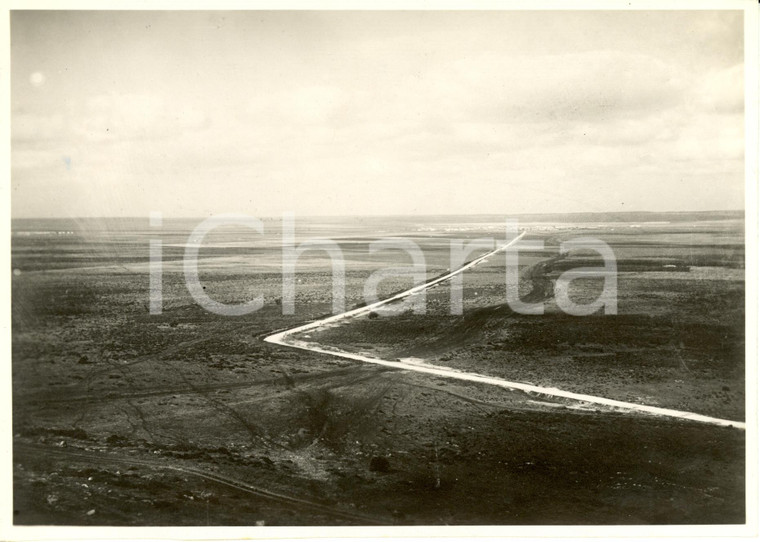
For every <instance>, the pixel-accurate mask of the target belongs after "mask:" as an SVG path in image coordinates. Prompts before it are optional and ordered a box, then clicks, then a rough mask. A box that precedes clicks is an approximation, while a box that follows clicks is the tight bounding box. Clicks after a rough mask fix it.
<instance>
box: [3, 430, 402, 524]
mask: <svg viewBox="0 0 760 542" xmlns="http://www.w3.org/2000/svg"><path fill="white" fill-rule="evenodd" d="M13 448H14V451H16V450H18V451H24V452H27V453H28V452H36V453H42V454H46V455H56V456H61V457H68V458H78V459H82V460H86V461H87V462H88V464H93V463H100V464H103V463H110V464H113V463H117V464H127V465H140V466H143V467H149V468H153V469H165V470H171V471H175V472H180V473H183V474H189V475H192V476H197V477H199V478H203V479H206V480H211V481H212V482H216V483H217V484H221V485H225V486H228V487H232V488H235V489H237V490H240V491H243V492H245V493H249V494H251V495H255V496H257V497H261V498H264V499H267V500H270V501H274V502H278V503H280V504H285V505H287V506H292V507H295V508H296V509H298V510H303V509H304V508H307V509H309V510H312V511H314V512H317V513H320V514H324V515H327V516H332V517H338V518H342V519H347V520H351V521H355V522H357V523H358V524H359V525H366V524H372V525H389V524H392V522H391V521H387V520H385V519H379V518H377V517H374V516H370V515H365V514H361V513H356V512H350V511H348V510H340V509H338V508H335V507H332V506H328V505H324V504H320V503H317V502H314V501H310V500H307V499H302V498H299V497H292V496H290V495H285V494H282V493H278V492H275V491H271V490H269V489H263V488H260V487H257V486H254V485H252V484H249V483H248V482H244V481H242V480H238V479H236V478H232V477H229V476H224V475H221V474H217V473H212V472H208V471H204V470H201V469H196V468H193V467H180V466H176V465H169V464H166V463H164V462H163V461H158V460H148V459H137V458H131V457H117V456H114V455H111V454H106V453H98V452H90V451H83V450H77V451H72V450H64V449H60V448H51V447H49V446H43V445H39V444H21V443H17V444H15V445H14V447H13Z"/></svg>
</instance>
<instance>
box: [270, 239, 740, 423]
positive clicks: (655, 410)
mask: <svg viewBox="0 0 760 542" xmlns="http://www.w3.org/2000/svg"><path fill="white" fill-rule="evenodd" d="M525 233H526V232H522V233H521V234H520V235H518V236H517V237H515V238H514V239H512V240H511V241H509V242H508V243H506V244H504V245H502V246H500V247H498V248H496V249H495V250H492V251H491V252H488V253H486V254H484V255H483V256H480V257H479V258H476V259H475V260H472V261H471V262H469V263H467V264H465V265H464V266H462V267H460V268H459V269H456V270H455V271H452V272H450V273H448V274H446V275H443V276H441V277H438V278H437V279H435V280H433V281H431V282H427V283H424V284H419V285H417V286H414V287H413V288H410V289H409V290H406V291H404V292H401V293H399V294H396V295H394V296H392V297H389V298H388V299H383V300H381V301H378V302H376V303H373V304H371V305H366V306H364V307H359V308H358V309H353V310H350V311H347V312H343V313H341V314H336V315H333V316H329V317H327V318H323V319H320V320H315V321H314V322H310V323H308V324H305V325H302V326H298V327H295V328H292V329H288V330H285V331H280V332H278V333H274V334H273V335H269V336H268V337H265V338H264V341H266V342H268V343H272V344H278V345H281V346H287V347H290V348H297V349H299V350H307V351H309V352H318V353H321V354H327V355H330V356H336V357H339V358H345V359H350V360H354V361H361V362H365V363H374V364H376V365H384V366H386V367H394V368H396V369H403V370H405V371H415V372H418V373H426V374H431V375H435V376H440V377H445V378H453V379H456V380H465V381H469V382H479V383H482V384H490V385H492V386H500V387H502V388H507V389H510V390H522V391H525V392H527V393H530V394H534V395H538V396H547V397H561V398H565V399H570V400H573V401H579V402H582V403H590V404H597V405H603V406H606V407H611V408H613V409H615V410H619V411H625V412H640V413H644V414H650V415H655V416H667V417H672V418H681V419H684V420H691V421H695V422H702V423H707V424H711V425H718V426H723V427H734V428H737V429H742V430H745V429H746V424H745V423H744V422H739V421H732V420H725V419H721V418H713V417H710V416H705V415H702V414H695V413H693V412H684V411H680V410H672V409H668V408H660V407H655V406H649V405H641V404H638V403H628V402H625V401H617V400H615V399H607V398H605V397H597V396H594V395H585V394H582V393H574V392H569V391H564V390H560V389H557V388H546V387H542V386H534V385H532V384H525V383H522V382H511V381H509V380H505V379H503V378H498V377H494V376H487V375H481V374H477V373H467V372H462V371H457V370H456V369H451V368H449V367H440V366H437V365H430V364H426V363H425V364H423V363H405V362H403V361H389V360H384V359H379V358H374V357H369V356H364V355H361V354H354V353H351V352H344V351H342V350H338V349H335V348H331V347H326V346H320V345H317V344H314V343H309V342H306V341H301V340H298V339H295V338H290V336H291V335H294V334H297V333H303V332H305V331H310V330H314V329H318V328H321V327H324V326H326V325H329V324H332V323H335V322H338V321H340V320H345V319H346V318H352V317H354V316H359V315H361V314H366V313H369V312H371V311H374V310H375V309H378V308H379V307H382V306H383V305H387V304H389V303H393V302H395V301H398V300H401V299H403V298H405V297H408V296H411V295H414V294H417V293H419V292H421V291H423V290H425V289H427V288H431V287H432V286H435V285H437V284H439V283H441V282H444V281H446V280H449V279H450V278H451V277H453V276H455V275H458V274H459V273H462V272H464V271H466V270H467V269H470V268H472V267H474V266H476V265H478V264H479V263H481V262H483V261H485V260H487V259H488V258H489V257H491V256H493V255H494V254H496V253H498V252H501V251H504V250H506V249H507V247H509V246H511V245H512V244H514V243H516V242H517V241H519V240H520V239H521V238H522V237H523V236H524V235H525Z"/></svg>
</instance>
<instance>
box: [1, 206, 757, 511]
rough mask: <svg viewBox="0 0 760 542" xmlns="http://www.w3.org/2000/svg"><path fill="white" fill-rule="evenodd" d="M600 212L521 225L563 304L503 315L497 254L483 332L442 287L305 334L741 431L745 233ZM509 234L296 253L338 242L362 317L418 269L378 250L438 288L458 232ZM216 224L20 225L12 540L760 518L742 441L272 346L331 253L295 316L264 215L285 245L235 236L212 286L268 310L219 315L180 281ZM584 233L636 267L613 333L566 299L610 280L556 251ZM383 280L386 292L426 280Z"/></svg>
mask: <svg viewBox="0 0 760 542" xmlns="http://www.w3.org/2000/svg"><path fill="white" fill-rule="evenodd" d="M598 218H599V217H597V219H598ZM602 218H604V221H603V222H595V221H594V217H593V216H592V217H570V218H568V217H564V218H562V217H554V221H552V220H551V217H533V219H534V223H533V224H526V223H523V224H522V226H523V227H525V228H526V229H527V230H528V231H529V237H530V238H531V239H534V240H543V241H544V242H545V245H546V250H545V251H541V252H539V251H534V252H529V253H525V254H524V256H523V257H521V259H520V264H521V275H522V280H521V283H520V286H519V289H520V291H521V293H522V295H523V299H524V300H526V301H533V302H536V301H543V302H544V303H545V307H546V310H545V314H544V315H542V316H529V315H520V314H515V313H514V312H513V311H512V310H511V309H509V307H508V306H506V304H505V297H506V286H505V272H504V257H503V255H501V256H497V257H495V258H492V259H490V260H489V261H488V262H487V263H484V264H482V265H481V266H479V267H477V268H474V269H472V270H468V271H467V272H465V275H464V292H463V300H464V312H463V314H462V315H451V314H450V311H449V308H450V301H449V297H450V289H449V287H448V285H447V284H443V285H440V286H438V287H436V288H435V289H432V290H430V291H429V292H427V312H426V314H412V313H410V312H408V311H403V310H402V311H391V312H382V313H379V314H378V315H376V316H373V317H372V318H370V317H367V316H364V317H360V318H356V319H351V320H347V321H346V322H344V323H341V324H340V325H335V326H331V327H329V328H325V329H321V330H319V331H315V332H310V333H309V336H308V337H306V338H305V340H308V341H311V342H314V343H316V344H320V345H324V346H329V347H332V348H339V349H341V350H344V351H349V352H362V353H367V354H369V355H372V356H375V357H378V358H382V359H408V358H413V359H412V360H411V361H413V362H415V363H425V362H429V363H435V364H436V365H444V366H448V367H452V368H455V369H461V370H466V371H471V372H477V373H481V374H486V375H493V376H500V377H504V378H507V379H509V380H515V381H521V382H531V383H534V384H537V385H542V386H555V387H558V388H561V389H565V390H570V391H577V392H581V393H588V394H593V395H598V396H603V397H609V398H613V399H620V400H625V401H629V402H638V403H641V404H650V405H656V406H663V407H668V408H675V409H680V410H687V411H691V412H698V413H701V414H706V415H710V416H718V417H723V418H728V419H732V420H737V421H743V420H744V404H745V395H744V393H745V382H744V238H743V221H742V219H741V216H738V217H737V216H711V215H703V216H675V217H673V216H671V217H665V219H663V218H662V217H655V218H652V220H653V222H648V221H646V220H641V219H640V218H641V217H631V216H628V217H625V219H624V218H621V217H620V216H615V215H613V216H610V217H602ZM634 218H635V219H637V221H635V222H633V221H632V220H633V219H634ZM500 220H501V219H500V218H499V217H495V218H484V217H476V218H473V217H435V218H433V217H431V218H427V219H403V218H398V217H397V218H383V219H379V218H377V219H363V220H357V219H352V220H339V219H334V220H310V221H303V222H302V223H299V224H298V228H297V236H298V242H300V241H302V240H303V239H307V238H312V237H315V238H316V237H321V238H329V239H332V240H335V241H336V242H337V243H338V244H339V245H340V247H341V249H342V250H343V253H344V255H345V262H346V303H345V305H346V308H350V307H352V306H357V305H359V304H361V303H362V302H364V299H363V295H362V291H363V286H364V283H365V281H366V279H367V277H368V276H369V275H370V274H371V273H372V272H373V271H376V270H377V269H380V268H382V267H388V266H393V265H396V266H398V265H408V263H409V257H408V256H406V255H405V254H403V253H402V252H400V251H384V252H380V253H376V254H369V253H368V245H369V243H370V242H371V241H373V240H375V239H377V238H382V237H393V236H402V237H404V238H406V239H411V240H413V241H415V242H416V243H417V244H418V245H419V246H420V248H421V249H422V250H423V253H424V256H425V259H426V262H427V274H428V277H429V278H432V277H435V276H438V275H440V274H441V273H443V272H445V271H446V270H447V269H449V268H450V267H451V263H450V261H449V253H450V251H449V247H450V244H449V243H450V241H451V240H452V239H463V240H472V239H476V238H478V237H489V236H493V237H495V238H496V239H497V240H499V239H501V240H503V238H504V228H503V223H502V222H501V221H500ZM194 226H195V223H193V222H192V221H186V222H183V221H177V222H174V223H173V222H170V221H167V223H166V224H165V226H164V228H162V229H161V230H158V232H152V231H151V230H150V229H149V228H148V227H147V220H143V221H137V220H132V221H129V220H124V221H118V220H111V219H108V220H100V221H97V220H90V221H79V222H75V223H64V222H61V223H55V221H43V222H41V223H40V222H38V223H31V222H25V221H14V224H13V230H14V236H13V246H12V249H13V253H12V266H13V269H14V270H16V271H15V272H14V275H13V279H12V280H13V284H12V288H13V290H12V295H13V298H12V309H13V313H12V317H13V321H12V322H13V393H14V397H13V400H14V412H13V424H14V444H15V451H14V519H15V521H16V523H18V524H83V525H88V524H99V525H195V524H211V525H255V524H257V522H259V523H261V522H263V523H264V524H266V525H277V524H279V525H310V524H311V525H344V524H373V523H378V524H505V525H506V524H628V523H631V524H640V523H645V524H667V523H742V522H743V521H744V433H743V431H740V430H737V429H734V428H721V427H713V426H709V425H703V424H698V423H693V422H687V421H681V420H674V419H667V418H659V417H654V416H646V415H640V414H638V415H637V414H631V413H621V412H613V411H611V410H610V409H604V408H597V407H593V406H588V405H582V404H575V403H573V402H569V401H560V400H552V399H550V398H544V397H541V398H538V397H532V396H529V395H527V394H525V393H523V392H518V391H509V390H505V389H500V388H496V387H493V386H487V385H482V384H474V383H464V382H459V381H455V380H451V379H445V378H438V377H431V376H426V375H421V374H416V373H412V372H409V371H401V370H392V369H387V368H383V367H378V366H372V365H367V364H360V363H354V362H350V361H348V360H342V359H339V358H336V357H333V356H328V355H322V354H317V353H311V352H305V351H299V350H294V349H289V348H285V347H279V346H276V345H271V344H267V343H264V342H263V341H262V338H263V337H265V336H267V335H269V334H271V333H273V332H274V331H275V330H280V329H285V328H291V327H295V326H297V325H299V324H302V323H306V322H309V321H312V320H314V319H316V318H318V317H320V316H324V315H326V314H329V313H330V311H331V307H332V306H331V303H332V298H331V282H330V278H331V274H330V261H329V259H327V258H326V256H325V255H324V253H319V252H315V253H313V254H308V253H307V254H305V255H304V256H302V259H301V260H299V266H298V274H297V281H296V304H295V309H296V310H295V314H294V315H291V316H287V315H283V314H282V310H281V305H280V304H281V298H282V280H281V275H280V266H281V247H280V231H279V223H278V222H277V221H267V222H265V228H266V230H265V234H264V235H263V236H262V235H258V234H255V233H253V232H250V231H248V230H244V229H243V230H241V229H234V228H229V229H220V230H219V231H217V232H214V233H212V234H211V235H209V237H208V238H207V240H206V242H205V243H204V248H203V249H202V250H201V259H200V261H199V269H200V277H201V280H202V283H203V286H204V287H205V291H206V293H207V294H208V295H209V296H211V297H212V298H214V299H216V300H219V301H223V302H225V303H240V302H243V301H246V300H248V299H250V298H252V297H254V296H256V295H259V294H261V295H263V296H264V300H265V305H264V307H263V308H262V309H261V310H259V311H257V312H254V313H252V314H249V315H246V316H240V317H225V316H220V315H215V314H212V313H210V312H207V311H205V310H204V309H203V308H202V307H200V306H199V305H198V304H197V303H196V302H195V301H194V300H193V299H192V298H191V296H190V294H189V293H188V291H187V288H186V287H185V283H184V277H183V274H182V261H181V259H182V256H183V252H184V246H185V244H186V243H187V239H188V235H189V232H190V230H191V229H192V228H193V227H194ZM59 232H60V233H59ZM64 232H65V233H64ZM69 232H71V233H69ZM579 236H593V237H597V238H599V239H602V240H604V241H605V242H606V243H607V244H608V245H609V246H610V247H612V249H613V251H614V253H615V255H616V258H617V265H618V271H619V276H618V286H619V294H618V312H619V314H618V315H616V316H612V315H601V314H598V315H593V316H588V317H572V316H568V315H566V314H564V313H562V312H561V311H560V310H559V309H558V307H557V305H556V302H555V300H554V297H553V281H555V280H556V278H557V277H558V276H559V274H560V273H562V272H563V271H565V270H567V269H570V268H575V267H578V266H598V265H600V264H601V261H600V260H598V259H597V258H596V257H595V256H594V255H593V254H571V255H569V256H568V257H565V258H559V257H558V246H559V243H560V242H561V241H563V240H567V239H570V238H574V237H579ZM151 238H155V239H159V238H160V239H161V240H162V241H163V244H164V248H163V259H164V266H163V294H164V295H163V298H164V300H163V313H162V314H160V315H151V314H149V311H148V289H149V276H148V264H147V261H148V256H147V254H148V240H149V239H151ZM478 254H479V253H478V252H475V253H473V255H472V256H471V257H473V258H474V257H476V256H477V255H478ZM380 286H381V288H380V292H381V295H389V294H390V293H392V292H397V291H400V290H402V289H405V288H409V287H411V286H412V281H411V279H410V278H409V277H400V278H394V279H390V280H387V281H384V282H383V283H381V285H380ZM599 291H600V280H599V279H595V278H588V279H585V278H584V279H581V280H577V281H574V282H573V283H572V286H571V291H570V295H571V298H573V299H575V300H577V301H578V302H589V301H591V300H593V299H594V298H595V297H596V296H597V294H598V292H599Z"/></svg>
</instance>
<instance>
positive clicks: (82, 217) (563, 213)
mask: <svg viewBox="0 0 760 542" xmlns="http://www.w3.org/2000/svg"><path fill="white" fill-rule="evenodd" d="M711 213H712V214H715V213H741V214H744V215H746V209H708V210H687V211H641V210H633V211H628V210H626V211H619V210H618V211H545V212H520V213H419V214H411V213H396V214H393V213H389V214H369V215H367V214H353V215H352V214H334V215H327V214H325V215H319V214H301V215H298V214H295V213H290V214H295V216H301V217H302V218H384V217H402V218H415V217H419V218H424V217H440V216H479V217H485V216H507V217H509V216H518V217H519V216H547V215H558V216H568V215H604V214H617V215H624V214H676V215H678V214H680V215H684V214H711ZM219 214H239V215H245V213H215V214H209V215H181V216H174V215H162V218H164V219H168V220H190V219H205V218H209V217H211V216H216V215H219ZM286 214H289V212H282V213H280V214H279V215H261V216H259V217H256V215H247V216H254V217H256V218H261V219H268V218H271V219H281V218H282V217H283V215H286ZM149 217H150V213H148V214H145V215H80V216H17V217H14V216H12V215H11V217H10V218H11V221H14V220H92V219H103V218H124V219H145V218H149Z"/></svg>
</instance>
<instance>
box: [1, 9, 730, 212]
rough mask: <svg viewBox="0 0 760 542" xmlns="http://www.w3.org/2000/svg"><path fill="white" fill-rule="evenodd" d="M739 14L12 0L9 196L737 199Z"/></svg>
mask: <svg viewBox="0 0 760 542" xmlns="http://www.w3.org/2000/svg"><path fill="white" fill-rule="evenodd" d="M742 27H743V21H742V13H741V12H737V11H717V12H716V11H652V12H649V11H607V12H599V11H576V12H569V11H536V12H531V11H522V12H520V11H511V12H510V11H504V12H463V11H449V12H431V11H423V12H335V11H334V12H330V11H323V12H317V11H314V12H303V11H302V12H294V11H291V12H267V11H248V12H161V11H155V12H88V11H69V12H51V11H47V12H45V11H34V12H33V11H14V12H12V14H11V190H12V191H11V207H12V216H13V217H84V216H148V214H149V213H150V212H160V213H162V214H163V215H164V216H166V217H172V216H176V217H196V216H208V215H211V214H219V213H242V214H246V215H252V216H261V217H263V216H278V215H280V214H281V213H283V212H294V213H296V214H301V215H359V216H361V215H382V214H411V215H416V214H420V215H422V214H470V213H478V214H480V213H485V214H505V215H510V214H518V213H553V212H593V211H671V210H672V211H687V210H713V209H715V210H718V209H743V208H744V93H743V88H744V83H743V77H744V64H743V35H742Z"/></svg>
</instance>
